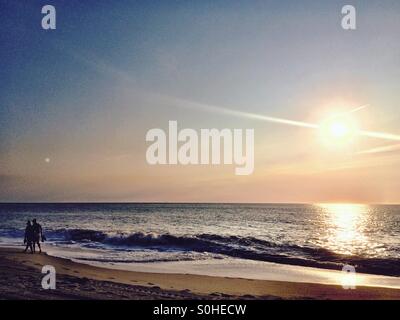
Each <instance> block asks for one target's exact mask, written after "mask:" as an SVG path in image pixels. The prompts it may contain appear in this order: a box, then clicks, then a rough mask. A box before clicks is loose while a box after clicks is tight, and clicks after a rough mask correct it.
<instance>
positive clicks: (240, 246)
mask: <svg viewBox="0 0 400 320" xmlns="http://www.w3.org/2000/svg"><path fill="white" fill-rule="evenodd" d="M51 237H53V239H54V240H62V241H72V242H78V243H80V242H83V243H84V242H90V243H96V244H99V245H102V246H107V247H111V248H115V249H118V248H124V249H140V248H143V249H151V250H158V251H184V252H188V251H192V252H198V253H212V254H219V255H224V256H228V257H235V258H242V259H250V260H257V261H268V262H275V263H283V264H290V265H300V266H308V267H316V268H325V269H334V270H341V268H342V266H343V265H345V264H350V265H353V266H355V267H356V270H357V272H362V273H372V274H384V275H390V276H400V268H399V265H400V263H399V260H398V259H378V258H366V257H360V256H344V255H339V254H336V253H334V252H332V251H330V250H327V249H324V248H318V247H310V246H300V245H296V244H290V243H275V242H270V241H266V240H262V239H258V238H255V237H238V236H221V235H215V234H196V235H190V236H187V235H181V236H179V235H172V234H160V235H157V234H146V233H142V232H136V233H133V234H129V235H124V234H107V233H105V232H102V231H96V230H87V229H68V230H67V229H60V230H57V231H56V232H54V233H52V234H51V236H50V235H49V236H48V238H49V240H52V239H51Z"/></svg>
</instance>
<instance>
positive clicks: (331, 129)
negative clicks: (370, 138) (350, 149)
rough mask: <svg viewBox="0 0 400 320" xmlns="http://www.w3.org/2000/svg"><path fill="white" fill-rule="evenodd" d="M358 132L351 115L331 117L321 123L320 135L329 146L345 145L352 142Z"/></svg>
mask: <svg viewBox="0 0 400 320" xmlns="http://www.w3.org/2000/svg"><path fill="white" fill-rule="evenodd" d="M356 133H357V125H356V122H355V120H354V118H352V117H350V116H349V115H337V116H333V117H329V118H328V119H326V120H325V121H323V122H322V124H321V125H320V135H321V138H322V141H323V142H324V144H326V145H328V146H335V147H336V146H343V145H347V144H349V143H351V142H352V141H353V140H354V137H355V135H356Z"/></svg>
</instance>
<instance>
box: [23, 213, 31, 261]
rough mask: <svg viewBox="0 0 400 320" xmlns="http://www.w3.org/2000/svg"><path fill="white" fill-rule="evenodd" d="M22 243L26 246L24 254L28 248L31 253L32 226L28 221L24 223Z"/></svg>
mask: <svg viewBox="0 0 400 320" xmlns="http://www.w3.org/2000/svg"><path fill="white" fill-rule="evenodd" d="M24 243H25V244H26V247H25V250H24V252H26V251H27V250H28V248H30V249H31V253H33V226H32V224H31V222H30V221H29V220H28V221H27V223H26V228H25V237H24Z"/></svg>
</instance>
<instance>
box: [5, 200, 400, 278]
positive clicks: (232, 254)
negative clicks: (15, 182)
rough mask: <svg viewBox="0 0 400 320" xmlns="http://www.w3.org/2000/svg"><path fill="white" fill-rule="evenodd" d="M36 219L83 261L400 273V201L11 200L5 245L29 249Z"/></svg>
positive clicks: (54, 243)
mask: <svg viewBox="0 0 400 320" xmlns="http://www.w3.org/2000/svg"><path fill="white" fill-rule="evenodd" d="M33 218H36V219H37V220H38V222H39V223H40V224H41V225H42V227H43V230H44V234H45V236H46V238H47V241H46V246H47V247H48V248H54V249H57V248H59V249H68V252H69V256H68V257H69V258H73V259H75V260H77V261H81V262H97V263H102V262H104V263H111V264H112V263H119V264H135V263H141V264H143V263H153V262H167V261H171V262H172V261H200V260H201V261H204V260H216V259H218V260H224V259H232V258H240V259H246V260H254V261H268V262H275V263H279V264H289V265H299V266H308V267H316V268H325V269H333V270H340V269H341V267H342V266H343V265H345V264H350V265H353V266H355V267H356V270H357V272H362V273H370V274H379V275H391V276H400V206H398V205H358V204H315V205H311V204H173V203H165V204H163V203H112V204H111V203H108V204H105V203H81V204H66V203H64V204H4V203H3V204H0V245H2V246H10V245H11V246H21V249H22V248H23V235H24V229H25V224H26V221H27V220H28V219H30V220H31V219H33ZM61 252H62V251H61ZM71 252H72V254H71Z"/></svg>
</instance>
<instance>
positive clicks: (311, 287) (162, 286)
mask: <svg viewBox="0 0 400 320" xmlns="http://www.w3.org/2000/svg"><path fill="white" fill-rule="evenodd" d="M44 265H52V266H54V267H55V269H56V272H57V281H56V286H57V287H56V289H55V290H44V289H42V287H41V280H42V277H43V276H44V275H43V274H42V273H41V269H42V267H43V266H44ZM0 273H1V275H0V298H1V299H146V300H152V299H167V300H170V299H352V300H354V299H356V300H365V299H396V300H398V299H400V290H398V289H389V288H380V287H357V289H355V290H344V289H343V288H342V287H341V286H338V285H324V284H309V283H298V282H285V281H270V280H251V279H241V278H227V277H214V276H203V275H191V274H165V273H151V272H135V271H124V270H115V269H106V268H102V267H95V266H90V265H86V264H81V263H76V262H73V261H70V260H67V259H62V258H56V257H52V256H49V255H47V254H45V253H42V254H34V255H32V254H29V253H22V251H21V250H18V249H5V248H0Z"/></svg>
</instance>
